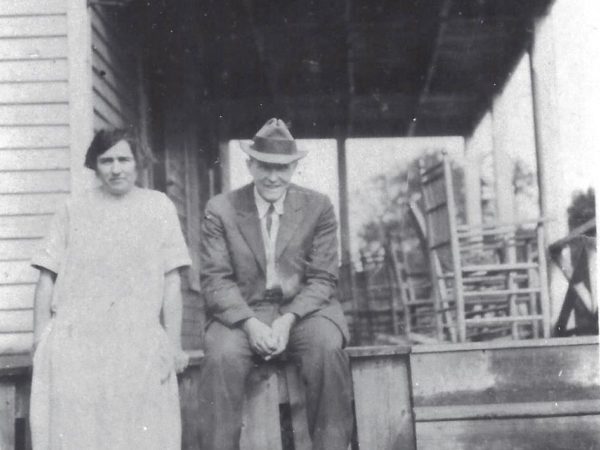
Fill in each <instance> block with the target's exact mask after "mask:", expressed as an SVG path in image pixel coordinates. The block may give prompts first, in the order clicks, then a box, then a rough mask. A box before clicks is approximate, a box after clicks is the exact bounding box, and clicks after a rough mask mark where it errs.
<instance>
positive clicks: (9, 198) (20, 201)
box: [0, 191, 68, 216]
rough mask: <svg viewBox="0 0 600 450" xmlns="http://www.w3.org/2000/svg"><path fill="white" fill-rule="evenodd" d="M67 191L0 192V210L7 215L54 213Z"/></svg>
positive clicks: (64, 198) (65, 196)
mask: <svg viewBox="0 0 600 450" xmlns="http://www.w3.org/2000/svg"><path fill="white" fill-rule="evenodd" d="M67 196H68V192H66V191H64V192H56V191H55V192H40V193H19V194H0V211H3V212H4V214H6V215H7V216H8V215H20V214H54V211H56V207H57V206H58V205H60V204H62V203H63V202H64V201H65V200H66V198H67Z"/></svg>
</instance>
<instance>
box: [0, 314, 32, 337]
mask: <svg viewBox="0 0 600 450" xmlns="http://www.w3.org/2000/svg"><path fill="white" fill-rule="evenodd" d="M0 330H2V332H4V333H7V332H8V333H10V332H17V333H19V332H21V333H22V332H25V331H33V314H32V313H31V310H24V311H3V310H1V309H0Z"/></svg>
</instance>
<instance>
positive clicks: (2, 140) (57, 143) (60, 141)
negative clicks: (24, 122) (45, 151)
mask: <svg viewBox="0 0 600 450" xmlns="http://www.w3.org/2000/svg"><path fill="white" fill-rule="evenodd" d="M0 131H1V132H0V149H2V148H36V147H38V148H39V147H67V146H68V145H69V127H68V126H67V125H63V126H35V127H24V126H21V127H17V126H14V127H5V128H2V129H0Z"/></svg>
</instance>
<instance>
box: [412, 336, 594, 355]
mask: <svg viewBox="0 0 600 450" xmlns="http://www.w3.org/2000/svg"><path fill="white" fill-rule="evenodd" d="M599 343H600V339H599V337H598V336H574V337H566V338H552V339H526V340H522V341H489V342H467V343H462V344H450V343H444V344H435V345H418V346H415V347H413V348H412V350H411V353H415V354H417V353H444V352H464V351H478V350H483V351H487V350H500V349H513V348H520V349H524V348H531V349H535V348H540V347H569V346H596V348H598V347H597V346H598V344H599Z"/></svg>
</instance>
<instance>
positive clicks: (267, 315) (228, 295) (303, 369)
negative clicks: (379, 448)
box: [199, 119, 353, 450]
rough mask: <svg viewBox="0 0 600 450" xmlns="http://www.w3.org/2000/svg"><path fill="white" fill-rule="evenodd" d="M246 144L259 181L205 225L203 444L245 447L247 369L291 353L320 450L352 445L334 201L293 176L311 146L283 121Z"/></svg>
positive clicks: (215, 206) (206, 449)
mask: <svg viewBox="0 0 600 450" xmlns="http://www.w3.org/2000/svg"><path fill="white" fill-rule="evenodd" d="M244 151H245V152H246V153H247V154H248V156H249V157H250V159H249V160H248V169H249V171H250V174H251V175H252V178H253V179H254V183H252V184H249V185H247V186H244V187H242V188H240V189H238V190H236V191H233V192H230V193H227V194H222V195H218V196H216V197H214V198H213V199H211V200H210V201H209V202H208V205H207V208H206V215H205V217H204V221H203V226H202V231H203V236H202V246H201V253H200V255H201V275H200V278H201V281H202V287H203V292H204V295H205V298H206V302H207V313H208V321H209V325H208V327H207V329H206V338H205V353H206V355H205V358H204V360H203V364H202V369H201V375H200V383H199V386H200V387H199V394H200V404H201V409H202V413H201V416H200V417H199V420H200V439H201V445H200V448H202V450H235V449H238V448H239V441H240V435H241V427H242V403H243V399H244V388H245V381H246V379H247V377H248V374H249V373H250V370H251V369H252V367H253V366H254V365H256V364H259V363H260V361H263V360H269V359H272V358H275V357H277V356H278V355H280V354H281V353H282V352H284V351H286V353H287V354H288V355H289V357H290V358H291V359H292V360H293V361H294V362H295V363H296V364H297V365H298V367H299V370H300V374H301V378H302V380H304V382H305V383H306V407H307V416H308V417H307V419H308V427H309V432H310V435H311V438H312V441H313V447H312V448H313V450H347V448H348V444H349V443H350V438H351V434H352V424H353V418H352V407H351V395H352V394H351V385H350V367H349V361H348V355H347V354H346V353H345V352H344V350H343V349H342V347H343V346H344V345H345V343H346V342H347V341H348V327H347V325H346V321H345V319H344V313H343V311H342V309H341V306H340V304H339V302H338V301H337V299H336V292H337V273H338V255H337V247H338V246H337V234H336V229H337V223H336V218H335V214H334V211H333V206H332V204H331V201H330V200H329V199H328V198H327V197H326V196H325V195H323V194H319V193H317V192H315V191H311V190H309V189H304V188H301V187H299V186H296V185H293V184H290V180H291V178H292V175H293V174H294V171H295V170H296V166H297V163H298V160H299V159H300V158H302V157H303V156H305V154H306V152H304V151H301V150H298V149H297V147H296V141H294V139H293V137H292V135H291V134H290V132H289V130H288V129H287V127H286V125H285V124H284V123H283V122H282V121H281V120H278V119H271V120H269V121H268V122H267V123H266V124H265V125H264V126H263V127H262V128H261V129H260V130H259V131H258V132H257V133H256V136H254V142H253V143H252V144H250V145H249V146H248V147H245V148H244Z"/></svg>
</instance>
